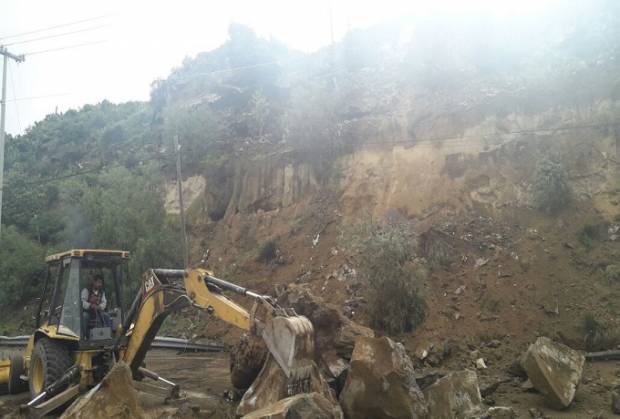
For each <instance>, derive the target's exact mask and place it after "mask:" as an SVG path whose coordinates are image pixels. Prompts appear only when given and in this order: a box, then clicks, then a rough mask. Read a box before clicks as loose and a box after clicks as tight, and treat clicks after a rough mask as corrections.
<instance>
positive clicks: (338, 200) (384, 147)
mask: <svg viewBox="0 0 620 419" xmlns="http://www.w3.org/2000/svg"><path fill="white" fill-rule="evenodd" d="M619 106H620V104H619V103H617V102H614V101H611V100H606V101H601V102H599V103H595V104H591V105H588V106H580V107H558V108H554V109H550V110H548V111H546V112H543V113H534V114H510V115H507V116H505V117H503V118H500V117H497V116H489V117H487V118H485V119H484V120H483V121H482V122H481V123H479V124H476V125H471V126H467V125H463V126H459V127H453V128H451V129H450V130H451V131H460V132H462V135H460V136H457V137H452V138H439V136H433V135H431V134H432V133H431V134H429V138H428V139H418V140H415V139H413V140H412V139H411V138H409V137H407V136H406V135H403V136H401V137H393V136H389V137H388V138H386V136H385V135H384V134H385V133H381V132H377V131H376V130H374V129H373V130H371V131H370V132H367V133H365V132H364V131H363V130H361V129H360V130H358V132H359V133H360V137H359V140H358V141H359V143H360V146H359V147H357V149H355V150H354V151H353V152H351V153H347V154H345V155H342V156H340V157H338V158H336V159H333V161H332V162H331V170H330V173H329V174H327V175H326V173H325V170H321V169H318V165H317V164H316V161H313V160H312V157H308V159H307V160H305V161H304V156H303V155H302V156H299V155H297V156H296V157H295V158H294V159H292V158H290V156H289V155H287V153H277V152H275V153H272V154H271V155H268V156H265V157H260V158H254V159H239V160H238V161H235V162H233V163H231V165H230V166H229V167H227V168H226V169H225V171H223V172H218V173H217V174H216V176H211V177H206V178H204V179H205V180H204V181H199V180H197V178H189V179H188V180H187V181H185V182H184V190H185V193H186V196H188V198H189V199H187V201H188V202H187V205H188V207H192V208H193V211H192V214H193V215H194V221H195V222H197V223H198V224H204V223H207V224H209V226H210V227H209V228H210V229H212V230H213V231H222V233H221V234H223V235H224V236H222V237H221V240H222V241H224V242H226V241H227V240H226V237H225V236H226V235H229V234H230V233H231V232H234V234H233V237H236V240H234V241H237V240H239V239H241V236H245V237H246V238H248V237H249V238H251V239H252V240H250V241H262V240H266V239H268V238H271V237H276V236H279V235H282V234H284V233H285V232H287V231H289V230H290V229H291V228H292V226H294V225H295V224H296V223H299V222H300V221H302V220H303V219H304V218H307V217H308V216H309V215H312V214H309V211H312V208H314V205H315V204H317V202H319V201H321V199H322V198H325V197H326V196H329V197H330V200H329V202H328V206H329V207H330V209H331V210H332V211H337V212H338V214H340V215H342V216H343V217H344V220H345V222H346V221H347V220H348V221H354V220H356V219H359V218H361V217H366V216H374V217H383V216H386V215H387V214H390V213H395V212H396V213H398V214H400V215H401V216H404V217H406V218H409V219H418V220H421V221H422V220H426V219H427V218H428V217H429V216H431V215H433V214H446V213H461V212H464V211H465V212H466V211H469V210H473V209H481V210H484V211H485V212H486V213H489V214H496V215H497V214H500V213H501V211H502V209H503V208H506V207H513V208H514V207H520V208H531V207H532V194H531V192H532V191H531V188H532V181H533V173H534V171H535V168H536V164H537V162H538V161H540V159H541V158H542V157H543V156H549V157H551V158H555V159H559V160H561V161H562V162H563V164H564V165H565V167H566V169H567V171H568V176H569V180H570V183H571V185H572V188H573V191H574V193H575V198H576V199H577V200H578V201H588V202H589V203H591V205H592V206H593V207H595V208H596V210H597V211H600V212H601V213H603V214H604V215H606V216H607V218H608V219H611V218H613V216H614V215H615V213H616V207H615V205H614V204H613V202H611V201H613V199H611V201H610V192H613V190H614V188H615V187H616V182H617V181H616V176H617V174H618V173H617V168H618V165H617V163H616V162H617V141H619V140H618V128H617V127H615V126H614V125H613V124H610V123H609V122H608V121H609V119H608V118H609V116H610V115H612V114H613V112H614V110H617V109H618V107H619ZM592 121H601V122H598V123H596V122H595V123H593V122H592ZM367 122H368V121H366V120H365V119H364V118H361V119H359V120H356V121H355V122H354V123H355V124H358V125H360V126H363V125H364V124H366V123H367ZM437 124H438V126H440V127H441V126H442V120H441V118H439V121H438V122H437ZM397 126H398V124H397ZM442 129H443V130H445V129H446V128H445V126H444V127H442V128H441V129H440V131H441V130H442ZM400 131H401V132H404V131H405V130H404V129H402V130H400ZM169 198H170V201H171V204H170V205H169V210H171V211H174V208H175V204H174V199H175V193H174V192H172V193H170V194H169ZM612 198H613V197H612ZM176 207H178V204H176ZM314 215H317V214H314ZM435 218H436V217H435ZM231 229H232V230H231Z"/></svg>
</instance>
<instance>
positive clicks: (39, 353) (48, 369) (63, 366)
mask: <svg viewBox="0 0 620 419" xmlns="http://www.w3.org/2000/svg"><path fill="white" fill-rule="evenodd" d="M73 363H74V362H73V359H72V356H71V352H70V350H69V347H68V346H67V345H63V344H62V343H61V342H55V341H53V340H51V339H49V338H41V339H39V340H38V341H37V343H36V344H35V345H34V351H32V358H31V359H30V369H29V371H28V385H29V387H30V395H31V396H32V397H33V398H34V397H35V396H37V395H38V394H39V393H41V392H42V391H43V390H44V389H45V387H47V386H49V385H50V384H52V383H53V382H55V381H56V380H58V379H59V378H60V377H62V375H63V374H64V373H65V372H66V371H67V370H68V369H69V368H71V366H73ZM62 390H64V389H62Z"/></svg>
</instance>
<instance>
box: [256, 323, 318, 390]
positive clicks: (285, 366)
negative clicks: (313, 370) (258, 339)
mask: <svg viewBox="0 0 620 419" xmlns="http://www.w3.org/2000/svg"><path fill="white" fill-rule="evenodd" d="M263 339H264V341H265V344H266V345H267V348H268V349H269V352H271V354H272V356H273V357H274V359H275V360H276V362H277V363H278V365H280V367H281V368H282V370H283V371H284V373H285V374H286V376H287V377H288V378H294V377H303V376H306V375H308V374H309V372H308V371H309V369H310V366H311V365H312V362H313V361H314V328H313V326H312V323H311V322H310V320H308V319H307V318H306V317H304V316H292V317H284V316H276V317H273V318H272V319H271V321H269V322H267V324H266V325H265V328H264V329H263Z"/></svg>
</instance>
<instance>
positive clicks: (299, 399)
mask: <svg viewBox="0 0 620 419" xmlns="http://www.w3.org/2000/svg"><path fill="white" fill-rule="evenodd" d="M342 417H343V416H342V410H341V409H340V406H338V405H337V404H335V403H333V402H332V401H330V400H328V399H326V398H325V397H323V396H322V395H320V394H319V393H304V394H297V395H295V396H291V397H287V398H285V399H282V400H279V401H277V402H275V403H273V404H271V405H269V406H266V407H264V408H262V409H260V410H256V411H254V412H252V413H248V414H247V415H245V416H243V418H242V419H290V418H295V419H342Z"/></svg>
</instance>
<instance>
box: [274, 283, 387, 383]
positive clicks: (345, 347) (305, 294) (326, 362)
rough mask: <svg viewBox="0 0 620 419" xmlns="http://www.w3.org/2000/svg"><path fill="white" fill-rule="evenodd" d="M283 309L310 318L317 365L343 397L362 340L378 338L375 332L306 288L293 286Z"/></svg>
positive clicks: (281, 299)
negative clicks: (287, 308) (352, 359)
mask: <svg viewBox="0 0 620 419" xmlns="http://www.w3.org/2000/svg"><path fill="white" fill-rule="evenodd" d="M278 302H279V304H280V305H281V306H282V307H290V308H293V309H294V310H295V312H296V313H297V314H301V315H304V316H306V317H307V318H308V319H309V320H310V321H311V322H312V325H313V326H314V336H315V343H314V344H315V361H316V363H317V365H319V367H320V368H321V372H322V374H323V375H324V377H325V378H326V379H327V381H328V382H329V384H330V385H331V386H332V388H333V389H334V390H335V391H336V392H337V393H338V394H339V393H340V391H341V390H342V386H343V384H344V381H345V378H346V372H347V368H348V365H349V360H350V359H351V354H352V352H353V347H354V345H355V339H356V338H357V337H359V336H366V337H374V335H375V333H374V332H373V330H372V329H369V328H367V327H365V326H362V325H360V324H358V323H356V322H354V321H352V320H351V319H349V318H348V317H346V316H345V315H343V314H342V313H341V311H340V309H339V308H338V307H336V306H334V305H331V304H328V303H326V302H325V301H323V299H322V298H320V297H317V296H315V295H314V294H312V293H311V292H310V291H309V290H308V289H307V288H306V287H304V286H302V285H297V284H291V285H288V286H287V287H286V289H285V290H284V292H283V293H282V294H280V296H279V297H278Z"/></svg>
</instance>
